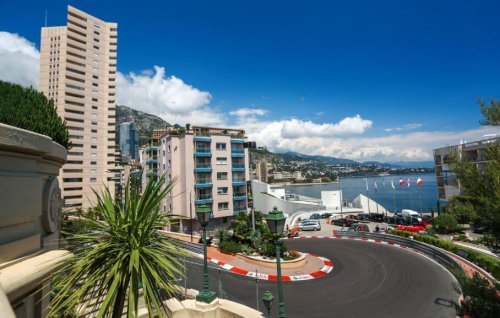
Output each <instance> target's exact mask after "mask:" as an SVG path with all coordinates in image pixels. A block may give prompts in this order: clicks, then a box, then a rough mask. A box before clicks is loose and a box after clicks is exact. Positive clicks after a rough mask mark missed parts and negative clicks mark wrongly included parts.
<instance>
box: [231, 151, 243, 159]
mask: <svg viewBox="0 0 500 318" xmlns="http://www.w3.org/2000/svg"><path fill="white" fill-rule="evenodd" d="M231 157H240V158H243V157H245V150H243V149H231Z"/></svg>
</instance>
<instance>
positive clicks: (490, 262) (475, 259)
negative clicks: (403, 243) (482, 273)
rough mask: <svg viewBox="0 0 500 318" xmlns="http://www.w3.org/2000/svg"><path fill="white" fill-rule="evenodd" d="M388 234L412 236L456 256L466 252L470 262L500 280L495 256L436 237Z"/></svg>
mask: <svg viewBox="0 0 500 318" xmlns="http://www.w3.org/2000/svg"><path fill="white" fill-rule="evenodd" d="M388 234H393V235H398V236H402V237H408V236H410V235H412V236H413V239H414V240H416V241H420V242H424V243H427V244H430V245H434V246H436V247H439V248H442V249H445V250H447V251H449V252H452V253H454V254H457V253H458V252H459V251H465V252H467V253H468V254H469V258H468V260H469V261H470V262H472V263H474V264H476V265H477V266H479V267H481V268H482V269H484V270H486V271H487V272H490V273H491V275H493V277H495V278H496V279H497V280H498V279H500V260H498V259H497V258H495V257H493V256H489V255H486V254H483V253H481V252H477V251H474V250H472V249H468V248H466V247H462V246H458V245H455V244H453V243H452V242H450V241H445V240H442V239H439V238H436V237H431V236H428V235H420V234H414V233H410V232H406V231H398V230H392V231H389V232H388Z"/></svg>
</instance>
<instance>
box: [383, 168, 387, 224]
mask: <svg viewBox="0 0 500 318" xmlns="http://www.w3.org/2000/svg"><path fill="white" fill-rule="evenodd" d="M382 185H383V186H384V205H385V216H387V192H386V191H385V177H384V178H382Z"/></svg>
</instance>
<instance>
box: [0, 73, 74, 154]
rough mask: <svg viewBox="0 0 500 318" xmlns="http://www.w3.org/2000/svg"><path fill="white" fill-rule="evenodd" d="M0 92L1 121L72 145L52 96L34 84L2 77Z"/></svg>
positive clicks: (67, 145)
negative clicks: (46, 94)
mask: <svg viewBox="0 0 500 318" xmlns="http://www.w3.org/2000/svg"><path fill="white" fill-rule="evenodd" d="M0 96H1V97H2V98H0V123H4V124H7V125H10V126H14V127H17V128H21V129H26V130H29V131H32V132H35V133H39V134H42V135H46V136H48V137H50V138H52V140H53V141H55V142H57V143H58V144H60V145H61V146H63V147H64V148H66V149H69V148H71V142H70V141H69V132H68V129H67V128H66V126H65V122H64V121H63V120H62V119H61V117H59V115H57V110H56V107H55V106H54V102H53V101H52V100H47V98H46V97H45V96H44V95H43V94H42V93H40V92H37V91H36V90H34V89H33V88H23V87H21V86H20V85H17V84H11V83H6V82H2V81H0Z"/></svg>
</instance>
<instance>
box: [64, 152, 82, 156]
mask: <svg viewBox="0 0 500 318" xmlns="http://www.w3.org/2000/svg"><path fill="white" fill-rule="evenodd" d="M68 155H70V156H79V157H81V156H83V152H73V151H68Z"/></svg>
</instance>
